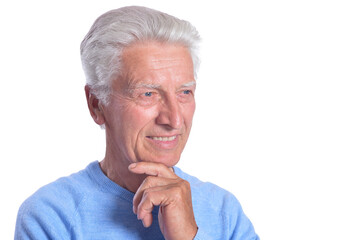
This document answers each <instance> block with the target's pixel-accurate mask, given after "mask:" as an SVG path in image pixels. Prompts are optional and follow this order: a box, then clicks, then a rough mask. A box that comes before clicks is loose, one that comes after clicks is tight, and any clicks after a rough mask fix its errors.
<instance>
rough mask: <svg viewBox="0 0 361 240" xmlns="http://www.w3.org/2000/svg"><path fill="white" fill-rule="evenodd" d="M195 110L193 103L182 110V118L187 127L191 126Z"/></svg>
mask: <svg viewBox="0 0 361 240" xmlns="http://www.w3.org/2000/svg"><path fill="white" fill-rule="evenodd" d="M195 109H196V104H195V102H192V103H190V104H189V105H187V106H186V107H185V109H184V118H185V123H186V124H187V125H192V120H193V115H194V112H195Z"/></svg>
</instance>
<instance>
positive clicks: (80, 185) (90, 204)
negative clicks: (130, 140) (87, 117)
mask: <svg viewBox="0 0 361 240" xmlns="http://www.w3.org/2000/svg"><path fill="white" fill-rule="evenodd" d="M174 170H175V173H176V174H177V175H178V176H179V177H181V178H183V179H185V180H187V181H188V182H189V183H190V185H191V191H192V201H193V210H194V215H195V219H196V222H197V225H198V227H199V229H198V233H197V236H196V237H195V239H199V240H212V239H235V240H241V239H247V240H248V239H249V240H251V239H259V238H258V236H257V235H256V234H255V231H254V229H253V226H252V224H251V222H250V221H249V219H248V218H247V217H246V215H245V214H244V213H243V211H242V208H241V205H240V204H239V202H238V201H237V199H236V198H235V197H234V196H233V195H232V194H230V193H229V192H227V191H225V190H223V189H221V188H219V187H217V186H216V185H214V184H211V183H204V182H201V181H199V180H198V179H197V178H195V177H192V176H189V175H187V174H186V173H184V172H182V171H181V170H180V169H179V168H176V167H175V168H174ZM133 196H134V193H132V192H129V191H127V190H126V189H124V188H122V187H120V186H119V185H117V184H116V183H114V182H113V181H111V180H110V179H109V178H107V177H106V176H105V175H104V174H103V172H102V171H101V169H100V166H99V163H98V162H97V161H95V162H92V163H91V164H89V165H88V166H87V168H86V169H84V170H82V171H80V172H78V173H75V174H72V175H70V176H69V177H64V178H60V179H58V180H57V181H55V182H53V183H50V184H48V185H46V186H44V187H42V188H41V189H39V190H38V191H37V192H36V193H35V194H33V195H32V196H31V197H30V198H28V199H27V200H26V201H25V202H24V203H23V204H22V206H21V207H20V210H19V213H18V218H17V222H16V229H15V239H16V240H20V239H21V240H23V239H41V240H43V239H52V240H58V239H59V240H60V239H67V240H70V239H74V240H75V239H76V240H88V239H94V240H95V239H99V240H105V239H117V240H120V239H126V240H128V239H164V238H163V235H162V233H161V231H160V229H159V226H158V216H157V213H158V209H159V208H158V207H157V208H155V209H154V210H153V214H154V215H153V224H152V226H151V227H149V228H144V227H143V225H142V222H141V221H140V220H137V216H136V215H135V214H134V213H133V211H132V200H133Z"/></svg>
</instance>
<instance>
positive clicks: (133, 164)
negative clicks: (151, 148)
mask: <svg viewBox="0 0 361 240" xmlns="http://www.w3.org/2000/svg"><path fill="white" fill-rule="evenodd" d="M136 166H137V164H136V163H132V164H130V165H129V167H128V168H129V169H133V168H135V167H136Z"/></svg>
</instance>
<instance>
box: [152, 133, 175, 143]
mask: <svg viewBox="0 0 361 240" xmlns="http://www.w3.org/2000/svg"><path fill="white" fill-rule="evenodd" d="M176 137H177V135H174V136H170V137H151V136H147V138H150V139H153V140H156V141H161V142H170V141H173V140H174V139H176Z"/></svg>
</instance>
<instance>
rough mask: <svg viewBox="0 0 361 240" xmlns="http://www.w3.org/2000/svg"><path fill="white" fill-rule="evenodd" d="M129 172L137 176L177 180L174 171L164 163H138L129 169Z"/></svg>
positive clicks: (131, 165)
mask: <svg viewBox="0 0 361 240" xmlns="http://www.w3.org/2000/svg"><path fill="white" fill-rule="evenodd" d="M128 169H129V171H131V172H133V173H136V174H147V175H150V176H157V177H158V176H159V177H165V178H177V175H176V174H175V173H174V172H173V170H172V169H171V168H169V167H167V166H166V165H164V164H162V163H153V162H138V163H132V164H130V165H129V167H128Z"/></svg>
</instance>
